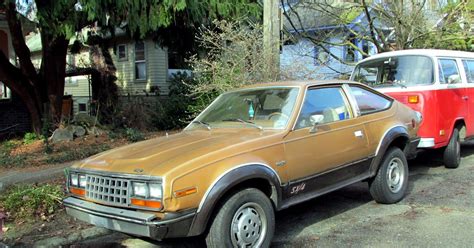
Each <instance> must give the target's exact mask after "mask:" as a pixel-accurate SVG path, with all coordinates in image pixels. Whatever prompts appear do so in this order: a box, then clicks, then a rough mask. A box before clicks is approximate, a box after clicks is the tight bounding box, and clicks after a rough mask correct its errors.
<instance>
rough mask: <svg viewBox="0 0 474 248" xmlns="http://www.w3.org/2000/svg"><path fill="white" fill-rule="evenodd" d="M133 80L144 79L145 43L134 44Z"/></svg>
mask: <svg viewBox="0 0 474 248" xmlns="http://www.w3.org/2000/svg"><path fill="white" fill-rule="evenodd" d="M135 79H139V80H145V79H146V61H145V43H143V41H137V42H136V43H135Z"/></svg>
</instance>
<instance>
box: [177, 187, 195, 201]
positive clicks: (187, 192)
mask: <svg viewBox="0 0 474 248" xmlns="http://www.w3.org/2000/svg"><path fill="white" fill-rule="evenodd" d="M196 192H197V188H196V187H193V188H189V189H183V190H178V191H175V192H174V196H175V197H176V198H179V197H183V196H187V195H191V194H194V193H196Z"/></svg>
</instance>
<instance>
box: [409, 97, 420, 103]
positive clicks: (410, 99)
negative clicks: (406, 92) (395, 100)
mask: <svg viewBox="0 0 474 248" xmlns="http://www.w3.org/2000/svg"><path fill="white" fill-rule="evenodd" d="M419 101H420V99H419V98H418V96H417V95H412V96H408V102H409V103H418V102H419Z"/></svg>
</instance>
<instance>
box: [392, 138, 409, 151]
mask: <svg viewBox="0 0 474 248" xmlns="http://www.w3.org/2000/svg"><path fill="white" fill-rule="evenodd" d="M407 143H408V137H405V136H400V137H397V138H396V139H394V140H393V141H392V143H390V145H389V146H388V147H392V146H395V147H398V148H400V150H402V151H404V150H405V147H406V145H407Z"/></svg>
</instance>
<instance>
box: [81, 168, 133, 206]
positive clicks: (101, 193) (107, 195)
mask: <svg viewBox="0 0 474 248" xmlns="http://www.w3.org/2000/svg"><path fill="white" fill-rule="evenodd" d="M129 185H130V181H129V180H127V179H120V178H111V177H102V176H96V175H86V198H89V199H92V200H94V201H97V202H103V203H107V204H113V205H118V206H128V205H129V200H128V199H129V198H128V186H129Z"/></svg>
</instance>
